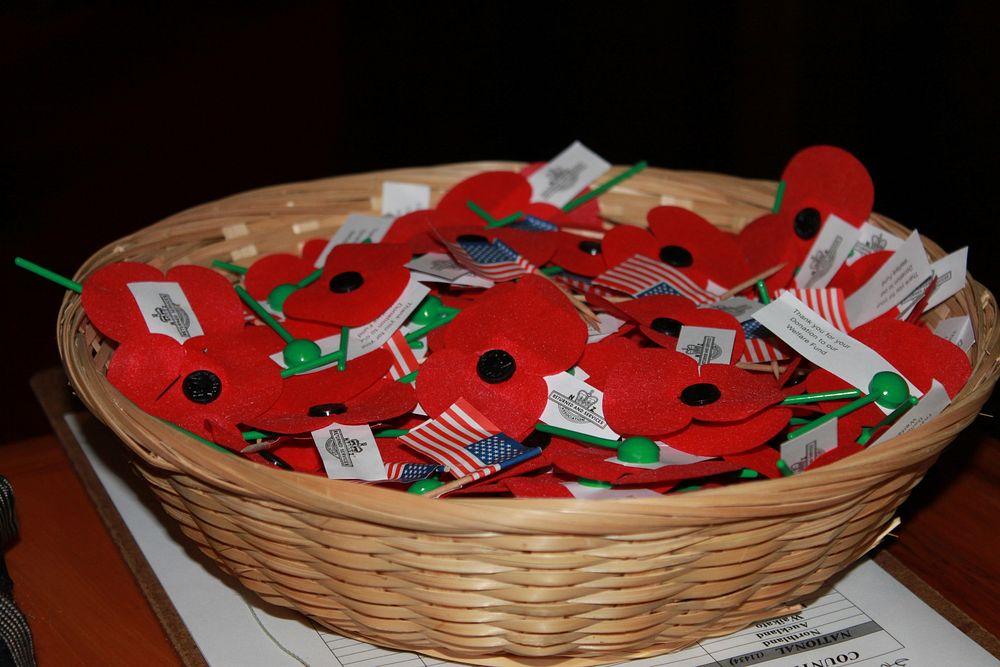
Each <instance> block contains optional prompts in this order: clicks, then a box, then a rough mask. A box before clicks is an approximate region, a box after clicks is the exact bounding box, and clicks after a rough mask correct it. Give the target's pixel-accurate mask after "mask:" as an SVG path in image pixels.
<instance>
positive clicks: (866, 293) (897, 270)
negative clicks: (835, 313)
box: [844, 232, 931, 328]
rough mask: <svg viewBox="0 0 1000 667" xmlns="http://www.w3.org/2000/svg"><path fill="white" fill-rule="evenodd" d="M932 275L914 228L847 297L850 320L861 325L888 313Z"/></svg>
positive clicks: (854, 324) (845, 303)
mask: <svg viewBox="0 0 1000 667" xmlns="http://www.w3.org/2000/svg"><path fill="white" fill-rule="evenodd" d="M930 275H931V266H930V263H929V262H928V261H927V253H925V252H924V246H923V244H922V243H921V242H920V235H919V234H918V233H917V232H913V233H912V234H910V236H909V237H908V238H907V239H906V241H905V242H903V245H902V246H900V248H899V250H897V251H896V252H895V253H893V255H892V257H890V258H889V261H887V262H886V263H885V264H883V265H882V268H880V269H879V270H878V271H876V272H875V275H873V276H872V277H871V278H870V279H869V280H868V282H866V283H865V284H864V285H862V286H861V288H860V289H858V290H857V291H856V292H854V293H853V294H852V295H851V296H849V297H847V299H846V300H845V301H844V308H845V309H846V310H847V320H848V321H849V322H850V323H851V326H852V327H855V328H857V327H860V326H861V325H862V324H865V323H866V322H871V321H872V320H874V319H875V318H876V317H878V316H879V315H881V314H883V313H887V312H889V311H890V310H892V309H893V308H895V307H896V305H897V304H898V303H899V302H900V301H902V300H903V299H905V298H906V296H907V295H908V294H910V293H911V292H912V291H913V290H914V289H916V287H917V285H919V284H920V283H922V282H923V281H925V280H926V279H927V278H929V277H930Z"/></svg>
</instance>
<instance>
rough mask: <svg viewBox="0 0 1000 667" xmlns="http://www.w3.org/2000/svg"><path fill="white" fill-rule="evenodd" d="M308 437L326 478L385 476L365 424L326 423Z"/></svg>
mask: <svg viewBox="0 0 1000 667" xmlns="http://www.w3.org/2000/svg"><path fill="white" fill-rule="evenodd" d="M312 439H313V443H315V445H316V451H318V452H319V457H320V459H322V461H323V468H324V469H325V470H326V476H327V477H329V478H330V479H360V480H365V481H367V482H379V481H382V480H384V479H385V463H384V462H383V461H382V454H381V453H380V452H379V449H378V444H377V443H376V442H375V436H374V435H372V430H371V428H369V427H368V425H367V424H362V425H360V426H352V425H347V424H330V425H329V426H327V427H326V428H321V429H318V430H316V431H313V432H312Z"/></svg>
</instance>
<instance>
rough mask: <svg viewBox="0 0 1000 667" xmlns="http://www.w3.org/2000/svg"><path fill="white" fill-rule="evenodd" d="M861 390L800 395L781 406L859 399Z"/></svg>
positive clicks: (792, 397) (782, 403) (790, 397)
mask: <svg viewBox="0 0 1000 667" xmlns="http://www.w3.org/2000/svg"><path fill="white" fill-rule="evenodd" d="M861 394H862V391H861V390H860V389H837V390H835V391H818V392H816V393H814V394H799V395H797V396H789V397H788V398H786V399H785V400H783V401H782V402H781V403H779V405H802V404H803V403H815V402H817V401H836V400H839V399H842V398H857V397H858V396H861Z"/></svg>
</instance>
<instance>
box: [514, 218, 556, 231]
mask: <svg viewBox="0 0 1000 667" xmlns="http://www.w3.org/2000/svg"><path fill="white" fill-rule="evenodd" d="M509 227H510V228H511V229H523V230H524V231H528V232H554V231H556V230H558V229H559V225H556V224H554V223H551V222H549V221H548V220H542V219H541V218H536V217H535V216H533V215H526V216H524V219H523V220H518V221H517V222H515V223H514V224H512V225H509Z"/></svg>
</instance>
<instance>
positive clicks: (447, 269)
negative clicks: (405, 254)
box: [406, 252, 469, 283]
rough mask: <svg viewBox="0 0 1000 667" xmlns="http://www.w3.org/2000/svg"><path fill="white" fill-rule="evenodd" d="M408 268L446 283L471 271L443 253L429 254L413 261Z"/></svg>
mask: <svg viewBox="0 0 1000 667" xmlns="http://www.w3.org/2000/svg"><path fill="white" fill-rule="evenodd" d="M406 268H408V269H412V270H413V271H420V272H421V273H426V274H430V275H432V276H435V277H437V278H440V279H441V280H443V281H445V282H449V283H450V282H452V281H453V280H455V279H456V278H460V277H462V276H464V275H466V274H468V273H469V270H468V269H467V268H465V267H464V266H462V265H461V264H459V263H458V262H456V261H455V260H454V259H452V258H451V255H448V254H445V253H443V252H429V253H426V254H424V255H421V256H420V257H415V258H414V259H411V260H410V261H409V262H407V264H406Z"/></svg>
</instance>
